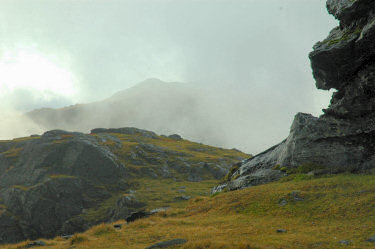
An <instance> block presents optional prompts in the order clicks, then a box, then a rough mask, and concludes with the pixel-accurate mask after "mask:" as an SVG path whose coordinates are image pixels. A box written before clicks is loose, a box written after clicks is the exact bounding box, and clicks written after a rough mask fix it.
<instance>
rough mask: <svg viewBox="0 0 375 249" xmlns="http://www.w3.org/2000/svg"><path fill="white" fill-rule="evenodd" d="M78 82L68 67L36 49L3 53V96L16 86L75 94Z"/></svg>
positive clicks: (0, 68)
mask: <svg viewBox="0 0 375 249" xmlns="http://www.w3.org/2000/svg"><path fill="white" fill-rule="evenodd" d="M76 81H77V80H76V79H75V77H74V75H73V74H72V73H71V72H70V71H69V70H68V69H66V68H64V67H62V66H61V65H58V64H57V63H55V62H54V61H53V60H51V59H50V58H48V57H47V56H45V55H43V54H42V53H40V52H38V51H37V50H35V49H29V48H18V49H16V50H13V51H9V50H7V51H6V53H4V54H3V55H1V56H0V96H1V95H3V94H5V93H7V92H10V91H14V90H16V89H33V90H36V91H41V92H49V93H53V94H57V95H63V96H64V97H74V95H75V94H76V88H75V86H76V83H77V82H76Z"/></svg>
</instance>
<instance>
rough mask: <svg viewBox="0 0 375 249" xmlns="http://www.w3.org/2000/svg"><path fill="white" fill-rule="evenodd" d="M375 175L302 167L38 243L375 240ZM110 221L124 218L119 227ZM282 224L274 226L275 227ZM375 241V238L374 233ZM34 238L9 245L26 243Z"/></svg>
mask: <svg viewBox="0 0 375 249" xmlns="http://www.w3.org/2000/svg"><path fill="white" fill-rule="evenodd" d="M374 183H375V175H367V176H365V175H351V174H344V175H337V176H332V175H327V176H324V177H319V178H314V177H311V176H308V175H305V174H298V175H293V176H291V177H289V178H288V179H285V180H284V181H281V182H275V183H270V184H266V185H261V186H256V187H252V188H248V189H243V190H238V191H233V192H226V193H221V194H219V195H216V196H211V197H196V198H194V199H192V200H190V201H189V203H188V204H187V206H186V207H184V208H173V209H170V210H168V211H167V212H163V213H159V214H157V215H155V216H152V217H150V218H145V219H140V220H137V221H135V222H133V223H129V224H127V225H125V224H124V223H125V222H124V221H123V220H120V221H117V222H115V223H112V224H101V225H99V226H96V227H94V228H92V229H90V230H89V231H87V232H85V233H82V234H76V235H75V236H74V237H73V238H71V239H67V240H66V239H63V238H61V237H56V238H54V239H53V240H43V241H45V242H46V246H44V247H40V248H56V249H57V248H77V249H79V248H82V249H83V248H98V249H99V248H107V249H110V248H131V249H144V248H146V247H148V246H150V245H152V244H154V243H157V242H160V241H165V240H171V239H177V238H181V239H186V240H187V241H188V242H187V243H186V244H184V245H180V246H175V247H168V248H184V249H197V248H202V249H203V248H215V249H219V248H220V249H249V248H251V249H254V248H290V249H295V248H374V242H370V241H366V240H368V239H369V238H371V237H372V236H374V235H375V215H374V213H373V209H374V207H375V184H374ZM113 224H124V225H123V226H122V228H121V229H119V230H118V229H114V228H113ZM279 229H283V230H285V231H283V230H280V232H277V230H279ZM373 241H375V240H373ZM28 243H30V242H23V243H20V244H17V245H8V246H4V248H8V249H15V248H23V247H22V246H24V245H27V244H28Z"/></svg>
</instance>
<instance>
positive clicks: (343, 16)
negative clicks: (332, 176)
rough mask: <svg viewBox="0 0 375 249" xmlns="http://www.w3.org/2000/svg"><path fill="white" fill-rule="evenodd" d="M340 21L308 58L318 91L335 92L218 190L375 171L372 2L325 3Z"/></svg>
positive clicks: (297, 118)
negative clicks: (294, 176) (300, 174)
mask: <svg viewBox="0 0 375 249" xmlns="http://www.w3.org/2000/svg"><path fill="white" fill-rule="evenodd" d="M327 9H328V12H329V13H330V14H332V15H334V16H335V18H337V19H338V20H339V21H340V25H339V26H338V27H336V28H335V29H333V30H332V31H331V32H330V34H329V35H328V37H327V38H326V39H325V40H323V41H321V42H318V43H317V44H316V45H315V46H314V47H313V51H312V52H311V53H310V55H309V58H310V60H311V67H312V71H313V76H314V78H315V80H316V86H317V88H319V89H323V90H329V89H335V90H336V92H335V93H334V94H333V96H332V100H331V103H330V106H329V107H328V108H327V109H325V110H324V115H322V116H321V117H319V118H316V117H313V116H312V115H309V114H303V113H298V114H297V115H296V116H295V119H294V122H293V124H292V126H291V130H290V134H289V136H288V137H287V139H285V140H284V141H282V142H281V143H280V144H278V145H276V146H274V147H272V148H270V149H269V150H267V151H265V152H263V153H260V154H259V155H257V156H255V157H253V158H252V159H249V160H247V161H246V162H244V163H242V164H240V165H237V167H234V168H233V169H232V170H231V173H230V174H229V175H228V176H227V180H228V181H227V182H226V183H224V184H222V185H220V186H218V187H216V188H215V189H214V191H220V190H222V189H224V188H228V189H232V190H233V189H239V188H244V187H248V186H253V185H258V184H262V183H266V182H269V181H273V180H278V179H280V178H281V177H283V176H285V175H286V174H287V173H288V172H293V171H294V172H296V171H306V172H307V171H311V174H314V172H315V173H318V172H320V173H323V172H325V173H338V172H344V171H350V172H366V171H369V170H371V169H373V168H375V1H373V0H328V1H327Z"/></svg>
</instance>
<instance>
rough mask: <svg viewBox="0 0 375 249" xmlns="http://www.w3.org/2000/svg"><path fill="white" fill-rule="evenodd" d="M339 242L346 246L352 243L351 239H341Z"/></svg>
mask: <svg viewBox="0 0 375 249" xmlns="http://www.w3.org/2000/svg"><path fill="white" fill-rule="evenodd" d="M339 244H340V245H344V246H348V245H350V241H349V240H340V241H339Z"/></svg>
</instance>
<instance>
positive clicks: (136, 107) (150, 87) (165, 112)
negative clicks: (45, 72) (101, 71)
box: [26, 79, 287, 152]
mask: <svg viewBox="0 0 375 249" xmlns="http://www.w3.org/2000/svg"><path fill="white" fill-rule="evenodd" d="M239 94H240V93H239V92H238V90H235V89H234V90H233V92H228V91H226V90H224V89H221V88H219V87H217V88H213V87H210V88H209V87H207V88H205V87H198V86H196V85H194V84H185V83H166V82H163V81H160V80H157V79H149V80H146V81H144V82H142V83H140V84H138V85H136V86H134V87H132V88H129V89H126V90H123V91H120V92H118V93H116V94H115V95H113V96H112V97H110V98H108V99H105V100H103V101H99V102H95V103H88V104H79V105H74V106H69V107H65V108H60V109H50V108H44V109H38V110H34V111H31V112H29V113H27V114H26V115H27V117H28V118H29V119H31V121H32V123H33V124H37V125H38V126H39V127H40V128H41V130H43V131H47V130H52V129H63V130H74V131H81V132H89V131H90V130H91V129H94V128H95V127H105V128H109V127H126V126H129V127H138V128H143V129H147V130H152V131H155V132H157V133H159V134H172V133H178V134H181V135H182V136H183V137H186V138H188V139H190V140H193V141H199V142H202V143H205V144H210V145H214V146H220V147H225V148H233V147H235V148H239V149H241V150H244V151H249V152H254V150H255V148H258V147H259V146H260V145H259V136H260V135H259V134H261V133H262V132H265V131H263V130H265V129H264V127H265V125H267V124H268V123H271V122H269V119H270V117H271V115H270V112H267V111H266V110H265V109H267V108H268V107H267V108H265V106H267V104H264V103H263V104H261V105H260V104H259V101H257V100H256V99H248V98H247V99H246V100H244V99H243V98H242V99H241V96H240V95H239ZM260 106H261V108H260ZM270 109H272V110H273V108H270ZM272 117H273V118H276V116H275V115H272ZM279 121H280V120H279ZM280 122H281V121H280ZM269 126H271V125H269ZM286 128H287V127H286ZM280 129H283V128H281V127H280V126H275V127H273V126H272V129H270V131H268V133H267V136H262V141H261V143H262V144H264V145H263V146H266V145H268V144H269V143H270V142H269V141H268V140H272V141H273V140H274V139H277V138H278V135H280V134H282V133H281V132H280ZM255 131H257V132H255ZM285 131H287V130H285Z"/></svg>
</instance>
